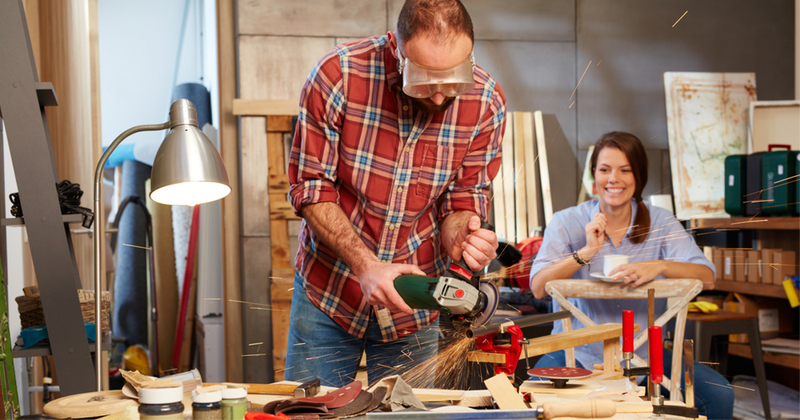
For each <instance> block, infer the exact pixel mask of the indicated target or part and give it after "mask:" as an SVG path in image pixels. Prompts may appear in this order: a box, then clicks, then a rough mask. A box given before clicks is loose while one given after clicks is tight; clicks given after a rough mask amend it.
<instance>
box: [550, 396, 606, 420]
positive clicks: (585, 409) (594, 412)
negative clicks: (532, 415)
mask: <svg viewBox="0 0 800 420" xmlns="http://www.w3.org/2000/svg"><path fill="white" fill-rule="evenodd" d="M542 409H543V411H544V418H545V419H553V418H557V417H578V418H584V419H602V418H607V417H613V416H614V415H615V414H617V404H616V403H614V401H610V400H592V401H581V402H574V403H544V404H542Z"/></svg>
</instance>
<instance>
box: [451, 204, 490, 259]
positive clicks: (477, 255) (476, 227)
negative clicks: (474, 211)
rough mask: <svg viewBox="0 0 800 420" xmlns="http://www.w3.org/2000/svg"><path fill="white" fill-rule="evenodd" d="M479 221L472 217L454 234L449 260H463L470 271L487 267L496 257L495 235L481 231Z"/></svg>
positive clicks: (488, 231) (484, 230) (476, 217)
mask: <svg viewBox="0 0 800 420" xmlns="http://www.w3.org/2000/svg"><path fill="white" fill-rule="evenodd" d="M480 227H481V219H480V218H479V217H478V216H472V217H470V218H469V220H467V223H465V224H464V226H462V227H461V229H459V230H458V232H457V233H456V237H455V241H454V243H453V247H452V249H451V250H450V258H452V259H453V261H460V260H461V258H462V257H463V258H464V262H466V263H467V265H468V266H469V268H470V269H472V271H477V270H480V269H482V268H483V267H486V266H487V265H489V263H490V262H492V260H493V259H495V258H496V257H497V247H498V243H497V235H496V234H495V233H494V232H493V231H491V230H488V229H481V228H480Z"/></svg>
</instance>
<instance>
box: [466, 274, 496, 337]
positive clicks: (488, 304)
mask: <svg viewBox="0 0 800 420" xmlns="http://www.w3.org/2000/svg"><path fill="white" fill-rule="evenodd" d="M478 291H480V293H481V297H482V302H481V311H480V312H479V313H478V315H476V316H475V320H474V321H472V328H475V327H480V326H482V325H486V323H488V322H489V320H490V319H492V316H493V315H494V312H495V311H496V310H497V304H498V303H499V302H500V293H499V292H498V291H497V286H495V285H494V283H492V282H490V281H481V282H480V285H479V286H478Z"/></svg>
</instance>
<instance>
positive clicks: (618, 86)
mask: <svg viewBox="0 0 800 420" xmlns="http://www.w3.org/2000/svg"><path fill="white" fill-rule="evenodd" d="M34 3H36V1H32V0H26V1H25V4H26V8H27V11H30V10H36V9H31V8H30V7H29V5H30V4H34ZM87 3H88V4H89V6H88V8H87V7H86V4H87ZM67 4H70V5H77V6H76V7H77V8H79V9H80V8H87V9H88V10H94V11H95V12H96V13H94V14H92V13H88V14H87V15H81V19H85V20H87V22H85V27H86V28H89V29H87V30H86V34H85V36H86V37H87V43H88V42H89V40H88V38H90V37H91V40H92V41H91V42H94V43H95V44H94V45H96V46H97V49H96V50H94V49H87V50H86V51H82V50H81V51H79V50H73V51H71V52H70V54H67V55H72V56H77V55H79V54H83V56H85V57H91V60H97V62H96V63H99V64H95V62H94V61H91V63H92V64H91V66H89V65H86V66H85V67H77V68H76V67H74V66H72V67H69V69H70V71H74V72H78V73H80V74H83V73H86V74H88V73H89V71H90V70H89V69H90V67H91V71H92V75H93V76H92V77H93V78H92V80H91V81H88V76H86V80H84V79H81V83H80V84H79V83H73V85H72V86H75V89H76V90H77V89H78V86H80V89H84V90H86V89H89V90H91V91H92V92H93V93H92V95H87V96H85V97H82V98H77V99H75V100H76V101H83V102H82V106H84V112H83V113H82V114H80V115H75V114H73V115H72V116H64V117H62V119H61V120H60V121H61V123H62V125H69V124H68V123H69V122H70V121H77V120H78V119H81V121H82V122H83V124H87V122H86V121H88V124H89V125H91V126H92V129H87V130H88V131H85V132H79V133H78V134H73V137H72V140H70V142H71V143H59V144H61V146H59V145H56V149H57V150H56V152H57V154H58V153H59V150H60V151H61V152H62V153H72V154H73V155H72V158H70V157H64V158H63V159H64V160H65V161H66V162H69V161H70V160H69V159H84V160H85V161H84V162H83V163H81V164H80V165H74V166H75V167H80V168H82V169H81V170H82V172H85V174H84V175H81V176H84V178H83V179H82V180H81V178H80V176H78V175H76V176H74V177H73V176H70V175H67V174H65V173H64V172H62V169H63V168H64V165H62V164H61V162H59V171H60V175H61V177H62V178H69V179H71V180H73V181H80V182H81V183H83V184H85V185H87V186H88V185H89V184H90V179H91V173H92V170H93V168H94V163H95V162H96V161H97V158H99V154H96V155H95V156H92V154H91V153H90V154H88V156H85V157H81V156H75V155H80V154H81V153H82V152H81V149H80V148H75V147H72V148H71V147H70V146H69V145H76V144H77V145H79V144H83V142H92V141H95V142H97V141H98V137H102V144H105V145H107V144H108V143H110V142H111V140H112V139H113V138H114V137H115V136H116V135H117V134H118V133H120V132H122V131H123V130H124V129H126V128H128V127H130V126H133V125H136V124H145V123H148V124H151V123H155V122H161V121H163V120H166V112H167V109H168V107H169V104H170V97H171V95H172V89H173V88H174V87H175V86H176V85H178V84H180V83H189V82H191V83H200V84H202V85H204V86H205V87H206V88H207V89H208V90H209V92H210V95H211V105H212V124H213V125H214V126H215V127H216V128H217V130H218V131H219V133H220V135H219V139H220V148H221V151H222V154H223V158H224V160H225V163H226V166H227V169H228V173H229V177H230V178H231V186H232V187H233V192H232V194H231V196H229V197H227V198H226V199H224V200H223V202H222V215H223V218H222V221H221V222H220V223H221V226H222V235H223V236H222V244H221V245H222V246H221V249H219V250H218V251H217V252H218V254H219V255H217V256H216V257H218V258H219V259H220V260H221V261H222V264H223V270H222V271H221V274H220V277H219V279H218V282H217V284H216V285H214V287H212V289H213V290H217V291H218V292H217V293H218V298H220V300H219V301H218V302H219V303H216V304H214V305H219V306H220V307H221V308H220V307H217V306H214V307H212V308H205V309H203V308H200V311H203V310H206V311H208V312H215V311H221V312H223V313H224V325H225V332H224V340H222V341H221V342H216V343H211V344H213V345H216V346H218V347H220V348H222V347H224V363H223V361H222V360H217V361H215V362H216V363H219V364H224V376H225V379H226V380H228V381H235V382H250V383H267V382H271V381H272V380H273V379H275V378H276V377H277V375H282V374H281V373H280V372H278V373H277V375H276V373H275V371H280V370H281V369H282V367H281V366H276V365H275V364H274V363H273V350H274V351H275V352H282V351H284V349H279V348H276V349H273V346H272V313H271V312H270V311H269V310H263V308H269V307H270V305H271V302H270V286H271V279H270V271H271V260H270V248H271V246H272V243H271V237H270V225H269V217H268V216H269V214H268V213H269V211H268V209H269V195H268V192H267V188H266V184H267V176H266V165H265V163H266V159H267V154H266V144H265V142H264V141H263V139H264V138H265V137H264V132H265V127H264V121H263V120H264V119H263V117H241V118H238V117H235V116H234V115H233V113H232V102H233V99H234V98H242V99H266V100H292V101H297V99H298V97H299V92H300V89H301V87H302V85H303V82H304V80H305V78H306V76H307V74H308V73H309V71H310V70H311V68H312V67H313V66H314V64H315V63H316V62H317V60H318V59H319V58H320V57H321V56H322V55H323V54H325V53H326V52H327V51H329V50H330V49H331V48H333V47H334V46H335V45H336V44H339V43H342V42H346V41H349V40H353V39H359V38H363V37H368V36H373V35H383V34H386V32H388V31H390V30H394V28H395V23H396V18H397V14H398V12H399V10H400V7H401V5H402V0H337V1H335V2H329V1H322V2H320V1H314V0H292V1H286V0H248V1H245V0H241V1H234V0H227V1H225V0H220V1H218V2H214V1H213V0H186V1H185V2H181V1H178V0H172V1H167V2H165V1H163V0H141V1H137V2H126V1H123V0H103V1H100V2H98V1H97V0H72V1H70V2H69V3H67ZM464 4H465V5H466V7H467V9H468V10H469V11H470V14H471V16H472V18H473V22H474V26H475V34H476V42H475V59H476V62H477V64H478V65H479V66H481V67H482V68H484V69H485V70H487V71H488V72H489V73H490V74H491V75H492V76H494V77H495V79H497V80H498V81H499V83H500V85H501V86H502V87H503V89H504V91H505V93H506V97H507V99H508V110H509V111H527V112H533V111H536V110H541V111H542V112H544V113H546V114H554V115H555V116H556V117H557V119H558V122H559V123H560V125H561V128H562V130H563V132H564V134H565V136H566V138H567V139H568V141H569V145H570V147H571V148H572V150H573V152H574V154H575V155H574V159H577V162H578V164H577V165H565V166H570V167H574V168H575V171H576V173H575V174H574V176H575V177H576V179H577V178H579V177H580V171H581V169H580V168H582V167H583V162H584V160H585V158H586V150H587V148H588V147H589V146H590V145H592V144H594V142H595V140H596V139H597V137H598V136H599V135H600V134H602V133H604V132H607V131H611V130H625V131H630V132H632V133H634V134H636V135H637V136H638V137H639V138H641V139H642V141H643V142H644V143H645V146H646V147H647V149H648V158H649V161H650V180H649V182H648V186H647V188H646V190H645V196H647V195H650V194H654V193H671V176H670V172H669V171H670V169H669V150H668V140H667V123H666V109H665V99H664V82H663V72H665V71H681V72H690V71H695V72H755V74H756V87H757V97H758V100H787V99H798V98H800V92H798V91H799V90H800V89H798V84H800V76H799V75H800V72H799V71H798V67H797V65H796V63H797V62H798V61H800V60H799V59H798V53H797V51H798V49H797V45H796V44H800V35H799V34H800V31H798V28H797V26H798V24H800V18H798V16H800V12H798V10H797V9H798V7H799V6H798V4H800V1H798V0H773V1H769V2H764V1H758V0H702V1H696V0H695V1H690V0H676V1H671V2H655V1H635V0H464ZM687 11H688V13H686V15H685V16H683V18H682V19H680V21H679V22H678V23H677V24H675V22H676V21H677V20H678V18H680V17H681V16H682V15H683V14H684V12H687ZM47 18H48V16H46V15H45V14H42V15H41V16H40V15H36V16H33V17H32V16H30V15H29V16H28V20H29V27H33V25H31V24H30V21H31V19H35V20H39V21H41V22H44V21H45V20H46V19H47ZM673 24H675V25H673ZM31 33H32V41H33V42H34V43H38V42H40V40H39V39H38V38H36V37H35V35H34V31H33V29H31ZM75 36H84V34H83V33H80V34H79V35H75ZM34 38H36V39H34ZM53 38H54V39H58V38H57V36H53ZM98 39H99V43H98ZM41 42H44V40H41ZM54 42H55V41H54ZM34 50H36V47H35V46H34ZM48 51H49V50H47V49H44V52H48ZM36 52H37V54H38V51H36ZM87 60H89V59H88V58H87ZM48 63H52V61H48V59H47V58H44V59H43V60H41V61H40V60H39V57H37V64H39V65H45V66H46V65H47V64H48ZM66 72H67V67H62V68H59V67H56V68H54V69H51V70H49V73H48V72H47V71H44V72H43V71H42V70H40V78H41V80H43V81H46V80H49V77H48V76H47V75H50V76H51V77H53V78H57V77H59V75H60V74H63V73H66ZM97 73H99V76H97ZM95 80H97V81H98V82H99V93H97V92H95V91H94V90H93V89H94V87H93V86H92V83H94V81H95ZM54 85H55V87H56V91H57V93H58V95H59V99H60V101H62V103H61V104H60V106H59V107H58V108H59V112H61V111H60V110H62V109H68V106H69V103H70V102H69V101H70V98H69V96H68V95H65V87H59V85H58V83H57V82H54ZM576 86H578V87H577V88H576ZM62 95H64V96H63V97H62ZM98 95H99V96H98ZM48 115H50V111H48ZM101 121H102V123H101ZM58 123H59V119H58V118H51V120H50V124H51V131H53V133H54V134H53V136H54V142H56V141H60V142H63V140H59V139H58V138H57V137H58V134H56V133H58V129H56V128H54V125H57V124H58ZM101 126H102V131H101V129H100V127H101ZM87 133H88V134H87ZM100 133H102V134H100ZM154 136H155V137H157V135H154ZM155 137H152V138H147V135H146V134H142V135H141V137H139V136H137V138H136V140H135V141H136V142H147V141H157V140H158V138H155ZM62 139H63V137H62ZM93 139H94V140H93ZM70 150H72V151H71V152H70ZM95 153H96V151H95ZM8 155H9V154H8V152H7V151H6V153H5V157H6V164H5V176H4V180H5V191H7V192H13V191H16V189H15V187H14V183H13V182H14V181H13V172H11V168H12V165H11V164H10V162H9V161H8ZM550 165H551V166H559V162H558V161H554V162H553V161H551V163H550ZM66 166H69V164H66ZM578 188H579V185H577V183H576V185H575V190H574V191H566V192H565V193H567V194H572V195H575V196H577V194H578ZM84 189H85V190H87V189H89V188H84ZM84 200H86V201H85V202H86V203H89V202H90V200H91V192H90V191H87V194H86V195H84ZM555 210H559V209H555ZM298 228H299V222H297V221H292V222H290V224H289V231H290V238H291V240H290V249H291V253H292V255H293V253H294V251H295V250H296V247H297V241H296V234H297V231H298ZM7 240H8V246H7V247H6V251H7V253H8V256H7V259H8V266H7V268H6V271H5V272H6V273H7V277H8V278H9V290H10V292H9V295H10V296H14V293H15V292H11V290H14V291H19V290H21V288H22V286H23V285H29V284H32V282H33V280H32V277H33V272H32V271H33V269H32V267H31V266H30V264H29V262H28V263H26V261H28V259H26V258H28V257H27V256H26V254H25V253H26V251H25V246H24V243H25V238H24V233H22V232H21V230H16V231H11V230H9V232H8V238H7ZM89 248H90V247H89V242H88V239H87V240H86V243H84V244H80V243H79V244H77V245H76V253H77V257H78V260H79V261H78V262H79V264H78V265H79V267H80V268H81V278H82V280H83V282H84V284H90V280H91V270H90V267H91V258H92V257H91V250H90V249H89ZM26 264H27V265H26ZM9 300H10V301H12V300H13V299H9ZM243 301H246V302H247V304H242V303H241V302H243ZM201 302H202V300H201ZM237 302H238V303H237ZM206 303H208V302H206ZM10 304H11V307H10V308H9V311H10V313H12V314H13V313H16V307H15V304H14V303H13V302H10ZM173 310H174V308H173ZM200 315H201V316H202V314H200ZM12 319H14V317H13V316H12ZM14 320H16V319H14ZM18 331H19V330H18V325H17V330H16V332H15V330H14V327H13V326H12V335H13V336H16V334H17V333H18ZM211 344H209V345H211ZM163 350H164V351H165V352H167V351H168V352H169V353H171V348H167V349H163ZM246 355H249V356H251V357H244V356H246ZM165 357H168V356H165ZM18 369H19V368H18Z"/></svg>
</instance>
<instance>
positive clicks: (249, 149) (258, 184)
mask: <svg viewBox="0 0 800 420" xmlns="http://www.w3.org/2000/svg"><path fill="white" fill-rule="evenodd" d="M241 121H242V125H241V127H242V149H241V150H242V152H241V153H242V155H241V156H242V168H241V171H242V172H241V173H242V183H241V186H242V187H241V188H242V189H241V191H242V235H244V236H267V235H268V234H269V214H268V213H267V212H265V211H264V209H265V208H268V207H269V205H270V200H269V192H268V191H267V181H268V179H269V177H268V176H269V173H268V166H267V165H264V162H266V161H267V159H268V153H267V134H266V131H267V129H266V119H265V118H264V117H243V118H242V120H241Z"/></svg>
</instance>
